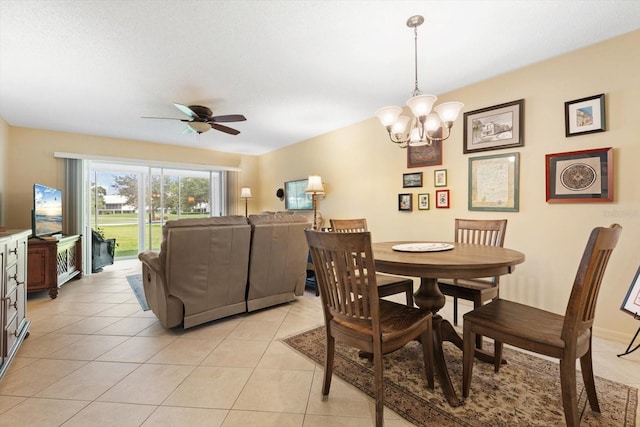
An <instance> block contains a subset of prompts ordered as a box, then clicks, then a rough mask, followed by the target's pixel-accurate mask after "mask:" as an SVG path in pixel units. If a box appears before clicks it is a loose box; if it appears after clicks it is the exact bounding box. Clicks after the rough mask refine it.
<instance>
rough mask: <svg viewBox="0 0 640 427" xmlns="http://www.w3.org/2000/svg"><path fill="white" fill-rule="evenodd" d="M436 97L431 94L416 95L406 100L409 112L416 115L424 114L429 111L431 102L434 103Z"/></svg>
mask: <svg viewBox="0 0 640 427" xmlns="http://www.w3.org/2000/svg"><path fill="white" fill-rule="evenodd" d="M437 100H438V97H436V96H433V95H418V96H414V97H413V98H411V99H409V100H408V101H407V105H408V106H409V108H411V112H412V113H413V115H414V116H416V117H421V116H426V115H427V114H429V113H430V112H431V108H432V107H433V104H435V103H436V101H437Z"/></svg>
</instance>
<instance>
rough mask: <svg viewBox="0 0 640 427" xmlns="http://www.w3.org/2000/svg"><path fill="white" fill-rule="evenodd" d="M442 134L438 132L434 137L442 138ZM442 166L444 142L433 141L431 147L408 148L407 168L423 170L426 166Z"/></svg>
mask: <svg viewBox="0 0 640 427" xmlns="http://www.w3.org/2000/svg"><path fill="white" fill-rule="evenodd" d="M441 135H442V133H441V132H440V131H436V134H435V135H434V136H435V137H437V138H440V137H441ZM441 164H442V141H433V143H432V144H430V145H419V146H416V147H414V146H412V145H410V146H409V147H407V167H408V168H423V167H425V166H437V165H441Z"/></svg>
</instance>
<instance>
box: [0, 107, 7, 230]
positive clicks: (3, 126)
mask: <svg viewBox="0 0 640 427" xmlns="http://www.w3.org/2000/svg"><path fill="white" fill-rule="evenodd" d="M8 146H9V126H8V125H7V122H5V121H4V120H3V119H2V117H0V226H3V225H5V214H4V213H5V211H6V201H5V199H6V196H5V182H6V181H7V178H6V177H7V174H8V169H9V168H8V166H9V165H8V163H7V147H8Z"/></svg>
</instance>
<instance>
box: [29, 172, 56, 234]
mask: <svg viewBox="0 0 640 427" xmlns="http://www.w3.org/2000/svg"><path fill="white" fill-rule="evenodd" d="M58 233H62V190H58V189H56V188H51V187H47V186H46V185H41V184H34V185H33V236H34V237H42V236H50V235H52V234H58Z"/></svg>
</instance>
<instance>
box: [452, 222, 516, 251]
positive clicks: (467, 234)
mask: <svg viewBox="0 0 640 427" xmlns="http://www.w3.org/2000/svg"><path fill="white" fill-rule="evenodd" d="M506 230H507V220H506V219H456V220H455V241H456V242H458V243H473V244H476V245H487V246H500V247H502V246H503V245H504V235H505V232H506Z"/></svg>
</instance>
